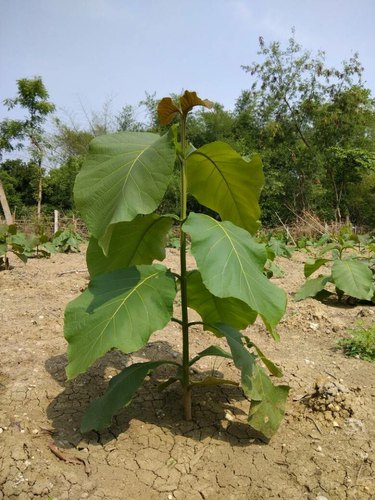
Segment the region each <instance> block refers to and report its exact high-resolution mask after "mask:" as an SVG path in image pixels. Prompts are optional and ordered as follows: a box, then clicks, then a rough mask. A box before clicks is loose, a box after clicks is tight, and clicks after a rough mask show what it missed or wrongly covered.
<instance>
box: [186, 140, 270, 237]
mask: <svg viewBox="0 0 375 500" xmlns="http://www.w3.org/2000/svg"><path fill="white" fill-rule="evenodd" d="M187 178H188V190H189V192H190V193H191V194H192V195H193V196H194V197H195V198H196V199H197V200H198V201H199V203H201V204H202V205H205V206H206V207H209V208H211V209H212V210H215V211H216V212H218V213H219V214H220V217H221V219H222V220H228V221H230V222H233V224H236V225H237V226H240V227H242V228H244V229H246V230H247V231H249V232H250V233H251V234H254V233H255V232H256V230H257V229H258V227H259V216H260V208H259V204H258V200H259V195H260V191H261V189H262V186H263V184H264V176H263V170H262V162H261V160H260V157H259V156H258V155H254V156H253V157H252V159H251V160H250V161H246V160H244V159H243V158H242V157H241V156H240V155H239V154H238V153H237V152H236V151H234V150H233V149H232V148H231V147H230V146H228V144H225V143H223V142H213V143H212V144H207V145H206V146H203V147H201V148H199V149H197V150H196V151H194V152H193V153H192V154H191V155H190V156H189V157H188V159H187Z"/></svg>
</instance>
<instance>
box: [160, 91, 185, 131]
mask: <svg viewBox="0 0 375 500" xmlns="http://www.w3.org/2000/svg"><path fill="white" fill-rule="evenodd" d="M177 113H179V114H181V110H180V108H178V107H177V106H176V105H175V103H174V102H173V101H172V99H171V98H170V97H163V99H161V101H160V102H159V104H158V120H159V123H160V125H168V124H169V123H171V121H172V120H173V118H174V117H175V116H176V115H177Z"/></svg>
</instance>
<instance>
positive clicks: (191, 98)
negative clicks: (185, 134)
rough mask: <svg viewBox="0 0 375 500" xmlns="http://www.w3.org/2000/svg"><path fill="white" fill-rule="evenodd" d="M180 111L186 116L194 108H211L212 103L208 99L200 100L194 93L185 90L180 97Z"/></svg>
mask: <svg viewBox="0 0 375 500" xmlns="http://www.w3.org/2000/svg"><path fill="white" fill-rule="evenodd" d="M180 106H181V111H182V112H183V113H184V114H185V115H186V114H187V113H188V112H189V111H191V110H192V109H193V108H194V107H195V106H204V107H205V108H209V109H210V108H212V107H213V102H211V101H209V100H208V99H201V98H200V97H198V96H197V93H196V92H192V91H190V90H185V92H184V94H183V95H182V96H181V97H180Z"/></svg>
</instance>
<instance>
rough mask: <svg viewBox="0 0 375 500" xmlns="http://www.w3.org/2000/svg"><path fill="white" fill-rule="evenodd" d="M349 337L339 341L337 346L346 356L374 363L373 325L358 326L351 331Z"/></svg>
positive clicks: (374, 330)
mask: <svg viewBox="0 0 375 500" xmlns="http://www.w3.org/2000/svg"><path fill="white" fill-rule="evenodd" d="M349 333H350V337H347V338H343V339H340V340H339V341H338V345H339V346H340V347H342V349H343V351H344V353H345V354H346V355H347V356H351V357H355V358H361V359H364V360H366V361H375V325H371V326H369V327H365V326H364V325H359V326H358V327H357V328H354V329H352V330H351V331H350V332H349Z"/></svg>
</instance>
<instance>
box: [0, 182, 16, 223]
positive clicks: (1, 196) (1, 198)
mask: <svg viewBox="0 0 375 500" xmlns="http://www.w3.org/2000/svg"><path fill="white" fill-rule="evenodd" d="M0 203H1V208H2V209H3V212H4V216H5V221H6V223H7V225H8V226H10V225H12V224H13V223H14V221H13V217H12V214H11V212H10V208H9V204H8V200H7V197H6V194H5V191H4V188H3V184H2V182H1V181H0Z"/></svg>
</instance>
